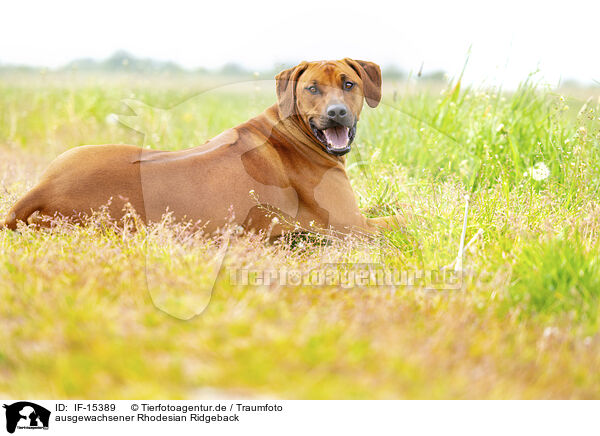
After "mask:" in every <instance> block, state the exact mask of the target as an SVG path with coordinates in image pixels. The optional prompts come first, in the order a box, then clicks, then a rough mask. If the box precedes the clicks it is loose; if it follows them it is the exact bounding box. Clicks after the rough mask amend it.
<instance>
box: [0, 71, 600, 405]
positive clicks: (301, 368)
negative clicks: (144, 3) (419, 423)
mask: <svg viewBox="0 0 600 436" xmlns="http://www.w3.org/2000/svg"><path fill="white" fill-rule="evenodd" d="M256 87H258V89H256ZM213 88H214V84H210V86H209V85H207V84H206V83H205V82H203V81H202V80H199V81H193V80H189V79H186V80H178V79H174V80H169V79H153V80H149V79H148V78H139V77H137V78H136V77H116V78H115V77H111V76H105V77H102V76H101V77H88V76H82V77H65V76H59V77H52V76H43V77H33V76H27V77H25V76H22V77H18V78H14V77H13V78H11V77H3V78H0V156H1V161H0V171H1V172H0V180H1V181H2V194H0V212H1V213H5V212H6V211H7V210H8V208H9V207H10V205H11V204H12V202H14V201H15V200H16V198H17V197H18V196H19V195H22V194H23V193H24V192H25V191H26V189H27V188H28V187H30V186H31V185H32V184H33V183H34V182H35V180H36V178H37V177H38V176H39V175H40V172H41V171H42V169H43V168H44V166H45V165H46V164H47V163H48V161H49V160H50V159H51V158H52V157H54V156H56V155H57V154H58V153H60V152H61V151H63V150H66V149H68V148H71V147H75V146H78V145H82V144H90V143H134V144H144V145H145V146H147V147H156V148H158V147H161V148H167V149H181V148H187V147H189V146H193V145H196V144H198V143H201V142H203V141H205V140H206V139H208V138H209V137H211V136H213V135H214V134H217V133H219V132H220V131H222V130H224V129H225V128H227V127H231V126H233V125H235V124H237V123H239V122H241V121H243V120H245V119H247V118H248V117H250V116H252V115H253V114H256V113H258V112H259V111H260V110H262V109H264V108H265V107H267V106H268V105H270V104H272V103H273V102H274V100H275V95H274V91H273V89H272V88H271V87H269V85H268V83H266V82H265V83H257V84H252V83H251V84H249V85H248V88H247V90H246V91H244V90H238V89H237V88H235V89H234V88H220V89H213ZM207 90H208V92H207ZM581 92H583V93H587V94H588V96H589V97H590V98H589V99H588V98H587V97H586V98H585V99H584V100H583V101H578V100H575V99H573V98H572V97H569V95H568V93H565V92H564V91H563V90H558V91H554V90H550V89H546V88H544V87H542V86H539V85H537V84H536V83H535V82H534V80H533V78H528V79H527V80H526V81H524V83H523V84H522V85H521V86H520V87H519V88H518V89H516V90H514V91H510V92H507V91H502V90H500V89H478V88H474V87H465V86H464V85H462V84H460V83H458V82H452V83H449V84H447V85H446V86H444V87H443V89H442V91H441V93H440V92H439V89H437V90H436V89H435V87H429V86H424V87H422V86H419V85H415V84H412V83H407V84H399V85H397V86H396V87H395V88H394V89H391V90H389V92H388V93H386V95H385V97H384V102H383V103H382V105H380V107H378V108H376V109H368V108H366V109H365V111H364V113H363V115H362V117H361V121H360V123H359V129H358V137H357V140H356V146H355V147H354V150H353V152H352V153H351V154H350V155H349V158H348V165H347V168H348V174H349V176H350V178H351V182H352V184H353V187H354V189H355V193H356V195H357V197H358V200H359V203H360V206H361V208H362V209H363V210H364V212H365V213H366V214H367V215H369V216H378V215H383V214H388V213H405V212H410V214H408V213H407V220H408V222H407V225H406V228H404V229H402V230H397V231H393V232H389V233H387V234H385V235H384V236H383V237H382V238H380V239H379V240H378V241H375V242H372V243H365V242H364V241H359V240H356V241H352V240H350V241H329V242H327V243H325V241H322V240H320V239H318V238H316V239H310V238H307V239H301V240H300V239H294V238H290V239H284V240H282V241H278V242H277V243H275V244H268V243H267V242H266V241H265V239H264V237H262V236H257V235H238V236H235V237H233V239H232V240H231V245H230V250H229V253H228V255H227V257H226V259H225V266H224V269H223V274H221V275H219V277H218V280H217V282H216V285H215V288H214V290H213V293H212V296H211V299H210V303H209V305H208V307H207V309H206V310H205V311H204V312H203V313H202V315H201V316H199V317H197V318H195V319H193V320H191V321H187V322H184V321H181V320H178V319H175V318H172V317H169V316H168V315H166V314H164V313H163V312H161V311H159V310H158V309H157V308H156V307H154V305H153V304H152V301H151V298H150V297H151V293H150V292H149V289H148V286H149V285H150V287H152V288H153V289H154V291H155V292H158V293H159V294H160V295H159V296H161V298H164V301H163V302H166V303H165V304H171V305H172V307H174V308H175V309H174V310H179V311H182V313H183V312H185V309H186V307H187V304H188V303H187V302H190V301H194V298H196V297H199V298H204V296H202V295H200V296H199V295H198V291H199V286H198V284H199V283H202V281H203V280H204V279H206V277H207V275H208V274H209V272H208V269H207V265H209V264H210V261H211V259H212V258H213V257H214V253H215V250H216V249H217V248H218V246H219V241H218V239H215V238H213V237H209V236H208V235H203V234H201V233H190V232H189V231H187V230H185V229H182V228H179V227H178V226H174V225H170V224H169V223H163V224H161V225H157V226H156V227H153V228H148V229H145V228H142V229H139V230H138V231H136V232H133V231H122V230H117V229H112V228H110V227H106V226H104V225H103V224H102V223H101V222H93V223H91V225H90V226H87V227H83V228H81V227H73V226H70V225H68V224H67V223H59V222H57V223H56V227H55V229H54V230H53V231H52V232H37V231H34V230H33V229H28V228H21V230H20V232H17V233H15V232H8V231H3V232H0V301H2V304H0V326H1V328H0V393H2V394H4V395H5V396H12V397H20V398H23V397H44V396H45V397H50V396H51V397H87V398H94V397H122V398H126V397H156V398H159V397H164V396H167V397H175V398H186V397H187V398H189V397H205V396H228V395H236V396H239V395H241V396H248V397H253V396H264V395H268V396H279V397H292V398H399V397H400V398H448V397H452V398H598V396H599V395H600V377H599V375H598V371H597V368H598V365H599V364H600V362H599V356H600V354H599V352H600V336H599V335H598V333H597V329H598V326H599V324H598V321H599V317H598V305H599V299H598V297H599V295H598V292H599V291H598V289H600V288H599V285H600V269H599V268H598V265H599V259H598V231H599V228H600V227H599V224H600V204H599V202H598V188H599V186H600V182H599V180H598V175H599V171H598V170H599V163H600V156H599V155H598V152H599V146H600V136H599V135H600V133H599V128H600V121H599V116H600V112H599V110H600V108H599V106H598V105H599V101H598V90H597V89H589V90H586V91H581ZM563 94H564V95H563ZM124 100H126V102H125V103H124ZM111 114H119V115H122V116H121V120H122V121H124V122H125V123H127V124H128V125H129V126H131V127H133V128H128V127H125V126H123V125H121V124H118V123H115V122H114V121H115V117H114V116H113V115H111ZM540 163H543V164H544V165H545V166H546V167H547V168H548V175H547V177H545V178H542V179H541V180H536V178H537V177H536V178H534V177H533V176H532V174H533V173H532V171H530V169H531V168H532V167H534V165H536V164H540ZM466 194H469V195H470V196H471V212H470V216H469V224H468V228H467V239H470V238H471V237H472V236H473V235H475V234H476V232H477V231H478V230H479V229H481V230H482V234H481V236H480V237H479V238H478V239H476V240H475V241H474V242H473V243H472V245H470V247H469V249H468V250H467V252H466V253H465V259H464V266H465V273H464V275H463V287H462V289H461V290H459V291H432V290H426V289H423V288H421V287H420V286H419V285H417V286H412V287H402V286H401V287H391V286H381V287H375V286H362V287H361V286H357V287H350V288H348V287H342V286H335V285H331V286H304V287H303V286H295V285H294V286H292V285H288V286H284V285H281V284H278V283H273V284H270V285H261V286H245V285H239V284H238V285H236V284H234V283H232V282H231V281H230V280H229V278H228V277H229V276H228V274H227V271H229V270H230V269H236V268H241V267H244V268H249V269H254V270H267V269H279V268H287V269H294V270H299V271H310V270H311V269H314V268H319V266H320V265H322V264H329V265H339V268H345V266H344V265H348V264H350V265H364V264H365V263H367V264H377V265H378V267H384V268H405V269H406V268H409V269H410V268H412V269H431V270H438V269H439V268H440V267H442V266H447V265H449V264H451V263H452V262H453V260H454V259H455V257H456V253H457V249H458V243H459V238H460V233H461V226H462V213H463V210H464V196H465V195H466ZM154 296H156V294H154ZM182 302H185V303H183V304H182ZM178 304H179V306H178Z"/></svg>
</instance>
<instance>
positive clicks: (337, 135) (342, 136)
mask: <svg viewBox="0 0 600 436" xmlns="http://www.w3.org/2000/svg"><path fill="white" fill-rule="evenodd" d="M323 133H324V134H325V138H326V139H327V143H328V144H329V146H330V147H331V148H337V149H342V148H346V146H347V145H348V127H343V126H337V127H330V128H329V129H326V130H323Z"/></svg>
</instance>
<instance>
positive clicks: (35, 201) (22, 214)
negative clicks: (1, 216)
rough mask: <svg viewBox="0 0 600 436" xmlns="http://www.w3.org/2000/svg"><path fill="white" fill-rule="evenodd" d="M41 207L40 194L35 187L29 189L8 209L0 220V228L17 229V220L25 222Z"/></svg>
mask: <svg viewBox="0 0 600 436" xmlns="http://www.w3.org/2000/svg"><path fill="white" fill-rule="evenodd" d="M41 207H42V201H41V195H40V192H39V191H38V190H36V189H35V188H34V189H32V190H31V191H29V192H28V193H27V194H25V196H24V197H23V198H21V199H20V200H19V201H17V202H16V203H15V205H14V206H13V207H11V209H10V210H9V211H8V215H7V217H6V219H5V220H4V221H0V230H1V229H9V230H17V224H18V222H19V221H23V222H24V223H27V219H28V218H29V217H30V216H31V215H32V214H33V213H34V212H36V211H38V210H40V209H41Z"/></svg>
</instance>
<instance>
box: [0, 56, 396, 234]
mask: <svg viewBox="0 0 600 436" xmlns="http://www.w3.org/2000/svg"><path fill="white" fill-rule="evenodd" d="M275 79H276V94H277V103H276V104H274V105H273V106H271V107H269V108H268V109H266V110H265V111H264V112H263V113H261V114H260V115H258V116H257V117H255V118H252V119H250V120H248V121H247V122H245V123H243V124H241V125H239V126H237V127H233V128H231V129H229V130H226V131H225V132H223V133H222V134H220V135H218V136H216V137H215V138H213V139H211V140H209V141H208V142H206V143H205V144H203V145H200V146H197V147H194V148H190V149H186V150H182V151H158V150H148V149H142V148H139V147H136V146H132V145H86V146H80V147H75V148H73V149H71V150H69V151H67V152H65V153H63V154H61V155H60V156H59V157H57V158H56V159H55V160H54V161H53V162H52V163H51V164H50V166H49V168H48V169H47V170H46V171H45V172H44V174H43V175H42V177H41V179H40V181H39V183H38V184H37V185H36V186H35V187H33V188H32V189H31V190H30V191H29V192H27V193H26V194H25V196H24V197H23V198H21V199H20V200H19V201H17V203H16V204H15V205H14V206H13V207H12V208H11V209H10V211H9V212H8V216H7V217H6V219H5V222H4V223H3V226H4V227H6V228H8V229H12V230H15V229H16V228H17V224H18V222H19V221H22V222H24V223H30V224H37V225H40V226H43V225H44V223H45V222H46V223H47V221H48V220H44V219H43V217H55V216H62V217H67V218H70V219H72V220H74V221H83V217H85V216H89V215H90V214H91V213H93V212H94V211H97V210H99V209H100V208H102V206H103V205H107V204H108V206H107V210H108V213H109V214H110V217H111V218H112V219H115V220H118V219H121V218H122V217H123V215H124V213H125V210H126V209H127V207H126V206H131V207H133V209H135V211H136V213H137V214H138V216H139V217H140V218H141V220H142V221H143V222H144V223H151V222H157V221H160V220H161V219H162V218H163V217H164V214H165V213H166V212H168V213H170V214H171V215H172V217H173V218H174V219H175V220H176V221H187V222H194V223H202V224H203V226H204V228H205V230H206V231H208V232H214V231H216V230H218V229H219V228H222V227H223V226H224V225H226V224H228V223H234V224H236V225H240V226H242V227H243V228H244V229H246V230H253V231H266V230H268V231H269V232H270V234H271V236H278V235H281V234H282V233H284V232H287V231H294V230H297V229H315V230H317V231H329V232H331V231H334V232H339V233H342V234H348V233H355V232H360V233H367V234H373V233H376V232H378V231H380V230H384V229H391V228H394V227H396V226H398V225H399V224H401V222H402V219H401V218H400V217H399V216H389V217H382V218H367V217H365V216H363V215H362V213H361V212H360V210H359V208H358V204H357V202H356V198H355V195H354V192H353V191H352V187H351V185H350V181H349V179H348V176H347V174H346V171H345V155H346V154H347V153H348V152H349V151H350V150H351V148H352V143H353V140H354V138H355V135H356V128H357V123H358V121H359V116H360V113H361V110H362V108H363V102H364V101H366V103H367V104H368V105H369V106H370V107H373V108H374V107H376V106H377V105H378V104H379V103H380V101H381V93H382V91H381V85H382V78H381V70H380V68H379V66H378V65H376V64H374V63H372V62H366V61H360V60H353V59H349V58H346V59H343V60H338V61H318V62H302V63H300V64H299V65H297V66H295V67H293V68H290V69H287V70H284V71H282V72H280V73H279V74H278V75H277V76H276V77H275ZM35 212H38V214H36V215H37V218H35V217H31V216H32V215H33V214H34V213H35Z"/></svg>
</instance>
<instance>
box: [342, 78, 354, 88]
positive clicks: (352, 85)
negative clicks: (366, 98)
mask: <svg viewBox="0 0 600 436" xmlns="http://www.w3.org/2000/svg"><path fill="white" fill-rule="evenodd" d="M352 88H354V82H351V81H349V80H347V81H346V82H344V89H352Z"/></svg>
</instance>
